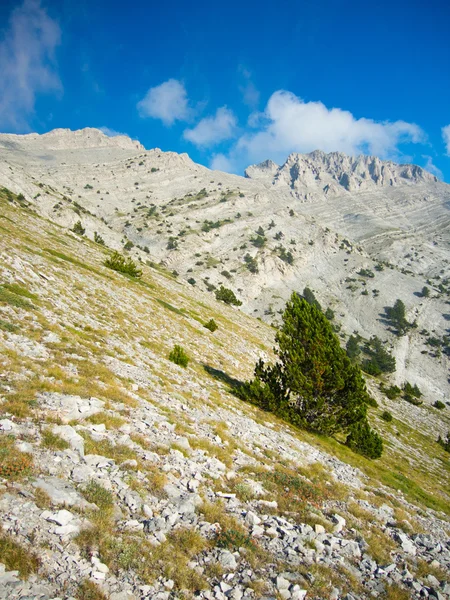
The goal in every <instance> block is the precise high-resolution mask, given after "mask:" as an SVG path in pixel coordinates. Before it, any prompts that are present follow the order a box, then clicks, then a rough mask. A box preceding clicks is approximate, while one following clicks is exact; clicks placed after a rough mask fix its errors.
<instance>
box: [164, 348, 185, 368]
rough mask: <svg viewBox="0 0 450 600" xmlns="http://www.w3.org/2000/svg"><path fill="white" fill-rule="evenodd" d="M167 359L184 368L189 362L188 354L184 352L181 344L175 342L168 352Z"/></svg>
mask: <svg viewBox="0 0 450 600" xmlns="http://www.w3.org/2000/svg"><path fill="white" fill-rule="evenodd" d="M169 360H171V361H172V362H173V363H175V364H176V365H179V366H180V367H185V368H186V367H187V366H188V363H189V356H188V355H187V354H186V352H185V351H184V350H183V348H182V347H181V346H179V345H178V344H175V346H174V347H173V350H171V351H170V353H169Z"/></svg>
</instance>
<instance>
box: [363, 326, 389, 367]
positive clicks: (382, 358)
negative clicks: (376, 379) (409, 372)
mask: <svg viewBox="0 0 450 600" xmlns="http://www.w3.org/2000/svg"><path fill="white" fill-rule="evenodd" d="M364 352H365V353H366V354H368V355H369V358H367V359H365V360H364V361H363V363H362V369H363V371H365V372H366V373H368V374H369V375H375V376H377V375H381V373H393V372H394V371H395V367H396V364H395V358H394V357H393V356H392V355H391V354H390V353H389V352H388V351H387V350H386V349H385V347H384V345H383V342H382V341H381V340H380V339H379V338H378V337H377V336H375V335H374V336H372V337H371V338H370V341H369V342H367V343H366V344H365V346H364Z"/></svg>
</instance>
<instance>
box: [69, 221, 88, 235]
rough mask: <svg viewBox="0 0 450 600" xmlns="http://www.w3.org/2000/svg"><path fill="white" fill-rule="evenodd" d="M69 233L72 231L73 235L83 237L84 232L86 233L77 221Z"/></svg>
mask: <svg viewBox="0 0 450 600" xmlns="http://www.w3.org/2000/svg"><path fill="white" fill-rule="evenodd" d="M71 231H73V232H74V233H76V234H77V235H84V232H85V231H86V230H85V228H84V227H83V225H82V224H81V221H77V222H76V223H75V225H74V226H73V227H72V229H71Z"/></svg>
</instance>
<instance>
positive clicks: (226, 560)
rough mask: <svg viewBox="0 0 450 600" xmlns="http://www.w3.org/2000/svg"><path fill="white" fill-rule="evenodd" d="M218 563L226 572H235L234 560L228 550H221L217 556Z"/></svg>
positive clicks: (235, 564)
mask: <svg viewBox="0 0 450 600" xmlns="http://www.w3.org/2000/svg"><path fill="white" fill-rule="evenodd" d="M219 562H220V564H221V565H222V567H223V568H224V569H225V570H227V571H235V570H236V569H237V562H236V558H235V556H234V554H232V553H231V552H230V551H229V550H222V552H221V553H220V555H219Z"/></svg>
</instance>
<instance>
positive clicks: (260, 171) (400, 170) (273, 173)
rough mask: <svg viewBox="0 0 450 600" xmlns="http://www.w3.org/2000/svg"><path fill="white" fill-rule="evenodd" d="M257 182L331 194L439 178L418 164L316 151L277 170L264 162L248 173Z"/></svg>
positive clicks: (289, 160)
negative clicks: (269, 182)
mask: <svg viewBox="0 0 450 600" xmlns="http://www.w3.org/2000/svg"><path fill="white" fill-rule="evenodd" d="M245 174H246V176H247V177H250V178H253V179H264V178H266V179H267V180H271V182H272V183H273V184H274V185H275V184H276V185H288V186H289V187H291V188H292V189H302V188H309V191H316V192H319V193H320V192H322V193H323V194H325V195H327V194H329V192H330V190H332V191H334V192H335V193H342V192H343V191H344V190H345V191H347V192H357V191H366V190H370V189H372V188H375V187H382V186H391V187H395V186H399V185H404V184H415V183H422V182H428V183H434V182H436V181H437V178H436V177H435V176H434V175H432V174H431V173H428V171H425V170H424V169H422V168H421V167H419V166H417V165H410V164H404V165H402V164H396V163H394V162H392V161H383V160H381V159H379V158H378V157H376V156H366V155H360V156H356V157H354V156H348V155H346V154H344V153H342V152H330V153H328V154H327V153H325V152H322V151H321V150H315V151H314V152H310V153H309V154H297V153H292V154H290V155H289V156H288V158H287V160H286V162H285V163H284V164H283V165H282V166H280V167H277V166H276V165H275V163H273V162H272V161H264V162H263V163H260V164H259V165H253V166H251V167H249V168H248V169H247V170H246V172H245Z"/></svg>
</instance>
